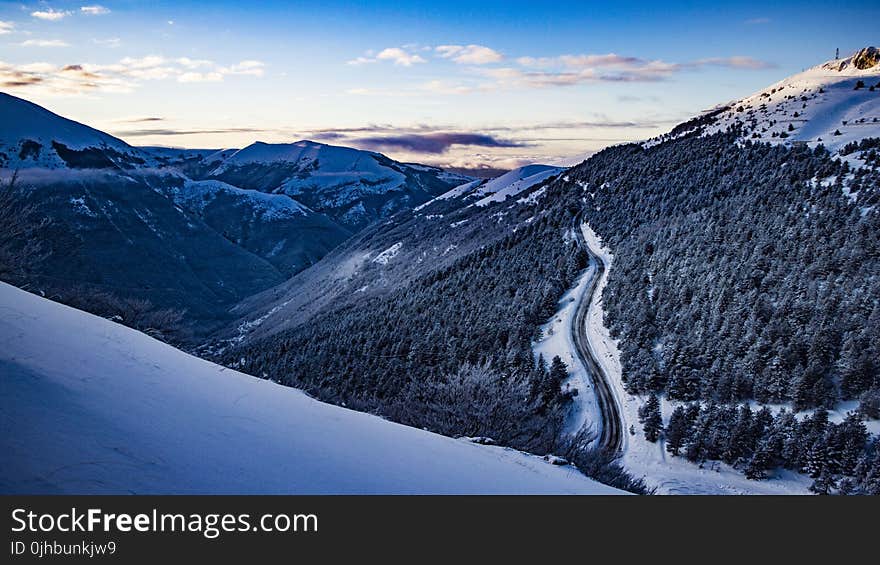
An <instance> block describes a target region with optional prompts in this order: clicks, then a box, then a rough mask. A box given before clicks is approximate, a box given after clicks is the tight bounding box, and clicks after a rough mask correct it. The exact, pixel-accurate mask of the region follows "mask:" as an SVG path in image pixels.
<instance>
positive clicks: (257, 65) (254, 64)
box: [218, 60, 266, 77]
mask: <svg viewBox="0 0 880 565" xmlns="http://www.w3.org/2000/svg"><path fill="white" fill-rule="evenodd" d="M265 67H266V63H263V62H262V61H254V60H247V61H241V62H240V63H237V64H235V65H232V66H231V67H221V68H219V69H218V72H219V73H220V74H223V75H249V76H255V77H261V76H263V74H264V73H265Z"/></svg>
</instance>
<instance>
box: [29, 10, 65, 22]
mask: <svg viewBox="0 0 880 565" xmlns="http://www.w3.org/2000/svg"><path fill="white" fill-rule="evenodd" d="M31 15H32V16H33V17H35V18H37V19H40V20H47V21H50V22H57V21H59V20H62V19H64V18H66V17H67V16H69V15H70V12H66V11H61V10H53V9H52V8H48V9H46V10H37V11H36V12H31Z"/></svg>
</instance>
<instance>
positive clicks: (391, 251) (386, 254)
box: [373, 241, 403, 265]
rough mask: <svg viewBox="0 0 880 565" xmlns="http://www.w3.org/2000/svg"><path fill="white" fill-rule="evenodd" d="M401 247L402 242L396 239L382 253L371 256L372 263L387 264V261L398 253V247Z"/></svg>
mask: <svg viewBox="0 0 880 565" xmlns="http://www.w3.org/2000/svg"><path fill="white" fill-rule="evenodd" d="M401 247H403V242H401V241H398V242H397V243H395V244H394V245H392V246H391V247H389V248H388V249H386V250H385V251H383V252H382V253H379V254H378V255H376V257H374V258H373V263H378V264H379V265H387V264H388V262H389V261H391V260H392V259H394V257H396V256H397V254H398V253H400V248H401Z"/></svg>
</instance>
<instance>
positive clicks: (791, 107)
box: [655, 47, 880, 151]
mask: <svg viewBox="0 0 880 565" xmlns="http://www.w3.org/2000/svg"><path fill="white" fill-rule="evenodd" d="M706 118H707V119H705V120H704V121H703V122H702V123H699V122H695V123H694V124H692V125H694V126H701V127H702V128H703V131H704V133H705V134H706V135H709V134H712V133H715V132H719V131H725V130H727V129H728V128H731V127H735V128H738V129H739V130H740V131H741V134H740V135H741V136H742V137H743V138H744V139H753V140H762V141H766V142H769V143H774V144H776V143H787V144H791V143H806V144H808V145H809V146H810V147H816V146H817V145H819V144H822V145H823V146H825V147H826V148H827V149H828V150H830V151H840V150H841V149H842V148H844V147H845V146H846V145H847V144H849V143H852V142H853V141H859V140H861V139H865V138H872V137H878V136H880V58H878V50H877V49H876V48H875V47H866V48H864V49H861V50H860V51H858V52H856V53H854V54H853V55H852V56H850V57H846V58H844V59H837V60H833V61H828V62H826V63H822V64H820V65H816V66H815V67H812V68H810V69H808V70H806V71H804V72H802V73H798V74H796V75H792V76H790V77H788V78H786V79H783V80H781V81H779V82H777V83H775V84H772V85H770V86H769V87H767V88H764V89H762V90H760V91H758V92H756V93H755V94H752V95H751V96H747V97H746V98H742V99H740V100H735V101H733V102H729V103H726V104H723V105H721V106H719V107H717V108H713V109H711V110H709V111H708V112H707V114H706ZM686 131H689V128H684V129H679V130H677V131H674V133H673V135H675V134H678V135H680V134H681V133H684V132H686ZM668 137H669V136H666V138H668ZM659 139H664V137H663V136H661V138H659ZM655 142H656V140H655Z"/></svg>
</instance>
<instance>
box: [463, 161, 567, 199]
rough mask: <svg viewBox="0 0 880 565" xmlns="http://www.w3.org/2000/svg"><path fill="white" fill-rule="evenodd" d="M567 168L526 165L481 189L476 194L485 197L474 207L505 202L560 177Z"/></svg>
mask: <svg viewBox="0 0 880 565" xmlns="http://www.w3.org/2000/svg"><path fill="white" fill-rule="evenodd" d="M564 170H565V168H563V167H551V166H549V165H526V166H525V167H519V168H517V169H514V170H512V171H509V172H507V173H504V174H503V175H501V176H499V177H496V178H494V179H492V180H490V181H489V182H487V183H486V184H484V185H483V186H481V187H479V188H478V189H477V190H476V191H475V194H477V195H479V196H483V198H481V199H480V200H478V201H477V202H475V203H474V206H478V207H483V206H488V205H489V204H491V203H492V202H504V201H505V200H506V199H507V198H508V197H510V196H516V195H517V194H519V193H521V192H523V191H525V190H528V189H529V188H532V187H533V186H535V185H536V184H540V183H542V182H544V181H545V180H547V179H549V178H550V177H552V176H555V175H558V174H559V173H561V172H562V171H564Z"/></svg>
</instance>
